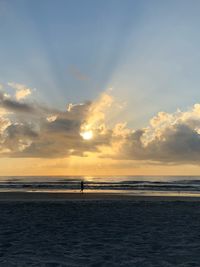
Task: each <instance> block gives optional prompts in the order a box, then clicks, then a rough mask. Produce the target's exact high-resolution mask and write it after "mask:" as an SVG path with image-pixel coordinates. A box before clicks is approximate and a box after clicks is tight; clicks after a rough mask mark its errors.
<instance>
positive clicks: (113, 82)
mask: <svg viewBox="0 0 200 267" xmlns="http://www.w3.org/2000/svg"><path fill="white" fill-rule="evenodd" d="M199 12H200V2H199V1H197V0H192V1H185V0H173V1H172V0H169V1H159V0H123V1H122V0H96V1H93V0H84V1H81V0H57V1H53V0H43V1H40V0H35V1H31V0H15V1H12V0H0V175H116V174H117V175H182V174H185V175H199V174H200V166H199V162H200V104H199V99H200V90H199V85H200V75H199V74H200V73H199V70H200V53H199V47H200V35H199V27H200V17H199Z"/></svg>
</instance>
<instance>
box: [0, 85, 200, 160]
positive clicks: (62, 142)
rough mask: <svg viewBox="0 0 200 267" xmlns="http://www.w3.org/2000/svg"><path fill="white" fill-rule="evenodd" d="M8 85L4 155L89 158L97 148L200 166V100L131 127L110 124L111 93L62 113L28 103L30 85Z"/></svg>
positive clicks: (1, 121) (1, 129) (1, 136)
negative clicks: (87, 136) (86, 135)
mask: <svg viewBox="0 0 200 267" xmlns="http://www.w3.org/2000/svg"><path fill="white" fill-rule="evenodd" d="M8 85H9V86H12V88H14V89H15V90H16V92H15V94H14V95H13V96H10V95H7V93H6V92H4V91H3V89H1V92H0V156H1V157H31V158H33V157H37V158H62V157H70V156H72V155H76V156H80V157H85V156H87V153H89V152H90V153H91V152H92V153H95V155H98V156H99V157H104V158H115V159H120V160H138V161H141V160H142V161H148V162H155V163H170V164H182V163H192V164H199V161H200V104H195V105H194V106H193V107H192V108H191V109H189V110H187V111H180V110H177V111H176V112H175V113H171V114H170V113H166V112H159V113H158V114H157V115H156V116H155V117H153V118H152V119H151V120H150V121H149V124H148V125H147V127H144V128H142V129H130V128H128V127H127V126H126V123H125V122H119V123H117V124H115V125H114V126H112V127H111V126H110V125H109V124H108V123H107V117H109V114H112V112H113V104H114V100H113V98H112V97H111V96H110V95H109V94H107V93H104V94H102V95H101V96H100V98H99V99H97V100H96V101H93V102H92V101H88V102H85V103H78V104H68V106H67V108H66V110H64V111H62V110H56V109H52V108H50V107H47V106H41V105H40V104H38V103H36V102H35V101H32V102H31V100H30V101H27V100H26V97H27V96H28V95H30V94H31V91H32V90H31V89H30V88H28V87H26V86H25V85H19V84H16V83H9V84H8ZM22 100H23V101H22ZM86 131H92V133H93V134H92V138H91V139H90V140H84V138H83V136H84V132H86Z"/></svg>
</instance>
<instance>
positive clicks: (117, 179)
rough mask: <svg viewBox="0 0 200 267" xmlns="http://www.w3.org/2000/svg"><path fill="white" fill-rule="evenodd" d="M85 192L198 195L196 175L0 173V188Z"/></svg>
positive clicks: (199, 188)
mask: <svg viewBox="0 0 200 267" xmlns="http://www.w3.org/2000/svg"><path fill="white" fill-rule="evenodd" d="M81 181H84V191H85V192H88V193H90V192H96V193H98V192H104V193H120V194H131V195H161V196H162V195H186V196H190V195H192V196H200V176H16V177H15V176H1V177H0V192H7V191H26V192H30V191H36V192H52V193H53V192H79V191H80V183H81Z"/></svg>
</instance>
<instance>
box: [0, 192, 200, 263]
mask: <svg viewBox="0 0 200 267" xmlns="http://www.w3.org/2000/svg"><path fill="white" fill-rule="evenodd" d="M0 199H1V201H0V211H1V220H0V266H5V267H14V266H20V267H27V266H31V267H32V266H44V267H46V266H48V267H50V266H51V267H56V266H60V267H61V266H62V267H64V266H72V267H73V266H77V267H78V266H93V267H95V266H96V267H97V266H99V267H101V266H124V267H127V266H130V267H132V266H135V267H143V266H144V267H151V266H152V267H155V266H158V267H162V266H163V267H165V266H166V267H169V266H180V267H183V266H184V267H185V266H199V262H200V255H199V247H200V239H199V232H200V208H199V207H200V206H199V205H200V203H199V199H198V198H190V197H187V198H181V197H177V198H174V197H173V198H172V197H168V198H167V197H164V198H161V197H144V196H142V197H139V196H135V197H133V196H123V195H119V194H117V195H116V194H114V195H111V194H95V193H90V194H85V193H84V194H80V193H71V194H69V193H65V194H61V193H39V192H29V193H27V192H23V193H22V192H18V193H16V192H10V193H0Z"/></svg>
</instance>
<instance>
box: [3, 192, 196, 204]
mask: <svg viewBox="0 0 200 267" xmlns="http://www.w3.org/2000/svg"><path fill="white" fill-rule="evenodd" d="M75 200H77V201H78V200H79V201H84V200H85V201H89V200H91V201H92V200H99V201H104V200H117V201H119V200H121V201H122V200H129V201H158V202H162V201H195V202H196V201H200V197H199V196H192V195H178V194H177V195H162V196H161V195H139V194H138V195H135V194H134V195H131V194H130V195H129V194H120V193H83V194H82V193H63V192H0V201H75Z"/></svg>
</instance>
